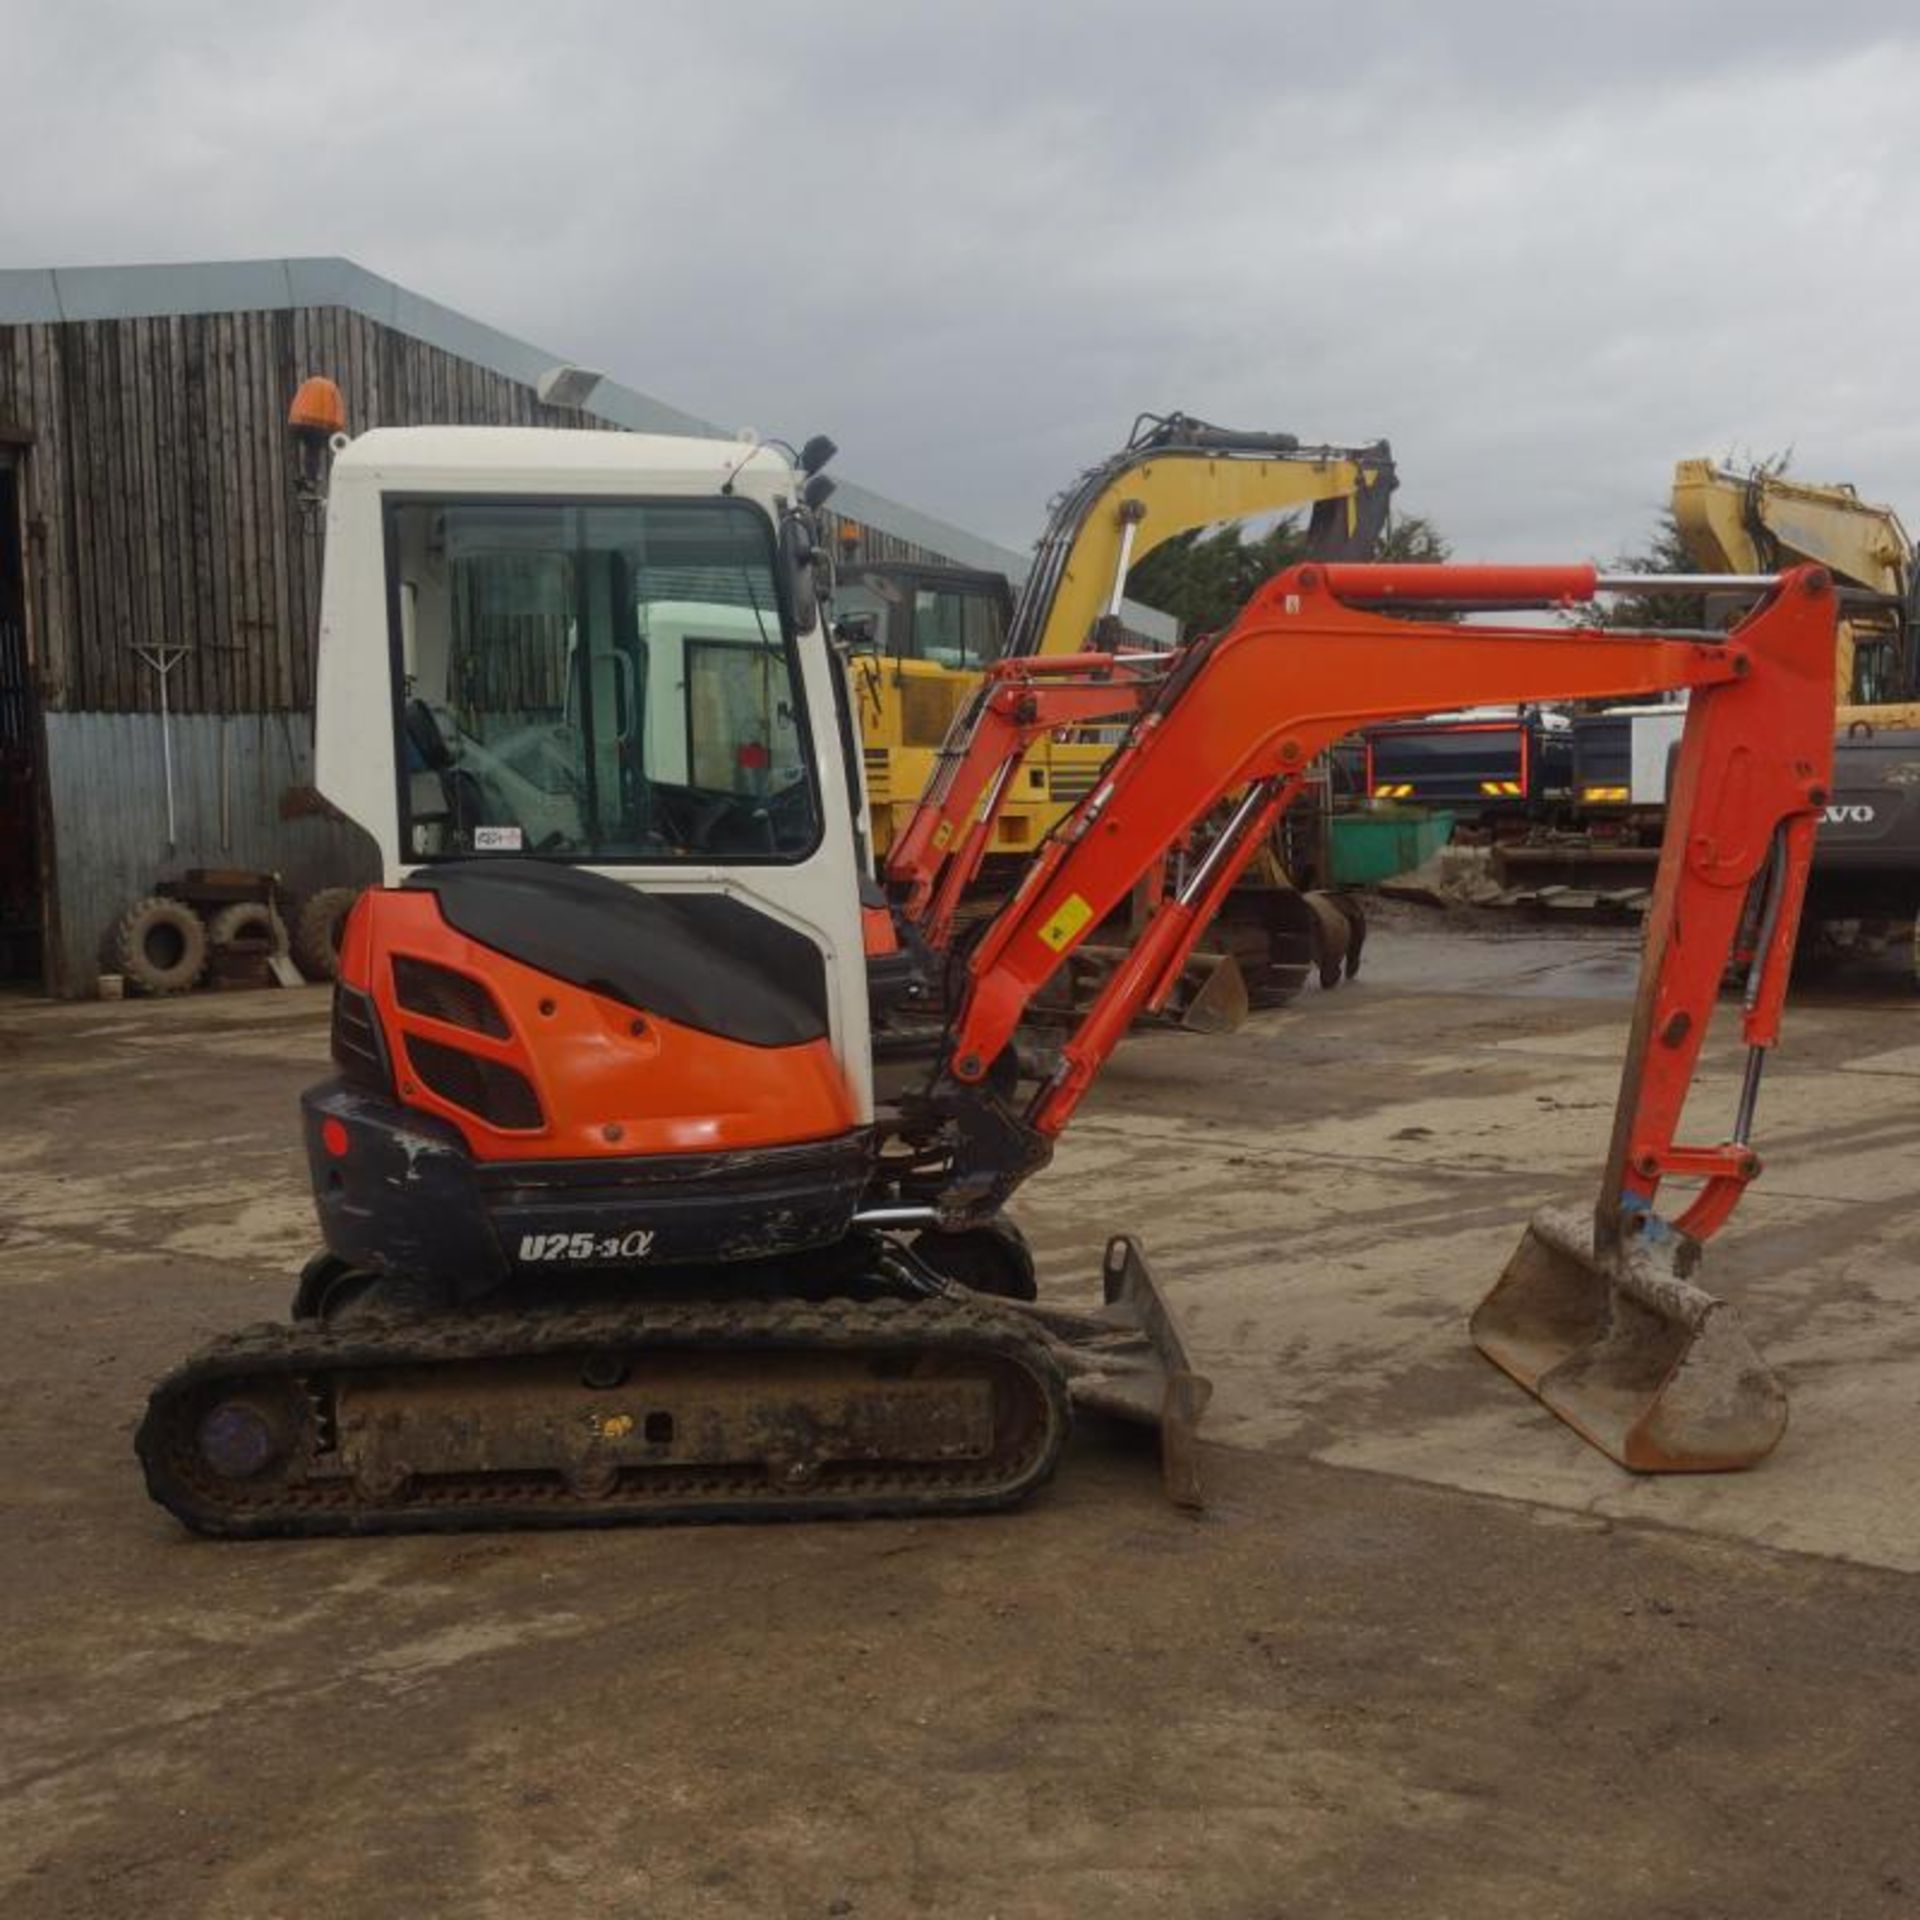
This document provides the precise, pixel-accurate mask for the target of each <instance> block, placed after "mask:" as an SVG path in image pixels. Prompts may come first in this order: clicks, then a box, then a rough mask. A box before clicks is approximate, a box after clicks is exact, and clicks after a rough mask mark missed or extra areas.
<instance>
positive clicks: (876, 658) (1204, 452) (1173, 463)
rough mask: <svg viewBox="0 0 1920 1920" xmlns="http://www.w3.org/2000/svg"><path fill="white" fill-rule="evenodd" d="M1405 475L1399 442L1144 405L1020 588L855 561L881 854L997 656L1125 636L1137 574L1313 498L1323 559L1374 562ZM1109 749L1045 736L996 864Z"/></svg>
mask: <svg viewBox="0 0 1920 1920" xmlns="http://www.w3.org/2000/svg"><path fill="white" fill-rule="evenodd" d="M1395 484H1396V480H1395V475H1394V466H1393V454H1392V451H1391V449H1390V448H1389V447H1388V445H1387V443H1386V442H1385V441H1384V440H1381V441H1375V442H1374V443H1372V444H1371V445H1368V446H1361V447H1333V446H1321V447H1309V446H1303V445H1302V444H1301V442H1300V440H1299V438H1298V437H1297V436H1296V435H1294V434H1290V433H1247V432H1241V431H1239V430H1237V429H1234V428H1230V427H1215V426H1210V425H1208V424H1207V423H1205V422H1204V421H1199V420H1194V419H1191V418H1189V417H1188V416H1187V415H1185V414H1178V413H1176V414H1169V415H1166V416H1158V415H1150V414H1143V415H1142V416H1141V417H1140V419H1139V421H1137V422H1136V423H1135V427H1134V431H1133V433H1132V434H1131V435H1130V436H1129V438H1128V441H1127V444H1126V445H1125V446H1124V447H1122V448H1121V449H1120V451H1119V452H1118V453H1116V454H1114V455H1113V456H1112V457H1111V458H1109V459H1106V460H1103V461H1101V462H1100V463H1099V464H1098V465H1097V466H1094V467H1091V468H1089V469H1088V471H1087V472H1085V473H1084V474H1082V475H1081V476H1080V478H1079V479H1078V480H1077V481H1075V483H1074V484H1073V485H1072V486H1071V487H1070V488H1068V489H1067V491H1066V492H1065V493H1063V494H1062V495H1061V496H1060V497H1059V498H1058V499H1057V500H1056V501H1055V502H1054V503H1053V506H1052V509H1051V512H1050V514H1049V517H1048V521H1047V526H1046V530H1045V531H1044V532H1043V533H1042V535H1041V537H1040V541H1039V544H1038V546H1037V547H1036V548H1035V552H1034V562H1033V567H1032V569H1031V571H1030V572H1029V573H1028V575H1027V579H1026V582H1025V584H1024V585H1023V586H1022V588H1021V590H1020V593H1019V595H1018V598H1017V599H1016V598H1015V597H1014V596H1013V594H1012V592H1011V591H1010V589H1009V587H1008V584H1007V582H1006V580H1005V579H1004V578H1003V577H1002V576H1001V575H999V574H996V573H991V572H985V571H981V570H977V569H974V568H968V567H952V566H943V565H936V564H933V563H929V562H925V561H912V560H901V561H874V562H868V563H860V562H857V561H856V562H853V563H851V564H846V565H843V566H842V567H841V568H840V572H839V580H838V583H837V586H836V590H835V597H834V608H835V614H836V618H837V624H838V627H839V632H840V638H841V640H842V642H843V643H844V644H845V645H847V647H848V648H849V652H850V655H851V659H852V664H853V669H854V674H853V677H854V685H855V689H856V694H857V697H858V700H859V710H860V712H859V717H860V734H861V741H862V745H863V749H864V753H865V760H866V778H867V799H868V807H869V813H870V818H871V826H872V835H873V847H874V852H875V854H876V856H877V857H880V858H882V859H884V857H885V855H886V853H887V850H888V849H889V848H890V847H891V846H892V844H893V842H894V839H895V837H896V836H897V835H898V833H899V832H900V831H901V829H902V828H904V827H905V825H906V824H907V822H908V821H909V820H911V819H912V818H913V815H914V810H915V809H916V807H917V806H918V805H919V802H920V796H921V795H922V794H923V793H924V792H925V791H926V788H927V784H928V782H929V781H930V780H931V778H932V777H933V771H934V766H935V762H936V760H937V757H938V755H939V751H940V748H941V745H942V743H943V742H944V741H945V740H946V738H947V731H948V729H949V727H951V725H952V724H953V719H954V716H955V715H956V714H957V713H959V712H960V710H961V709H962V708H963V707H964V706H965V705H966V704H967V702H968V701H969V700H970V699H971V698H972V697H973V695H974V693H975V692H976V691H977V690H978V688H979V686H980V682H981V675H982V674H983V672H984V671H985V669H986V668H987V667H988V666H989V665H990V664H991V663H992V662H993V661H994V660H997V659H1002V658H1015V657H1021V656H1029V655H1051V654H1063V653H1078V652H1080V651H1081V650H1082V649H1083V648H1085V647H1088V646H1090V645H1106V644H1107V643H1109V642H1117V641H1119V640H1121V639H1122V638H1123V636H1124V627H1123V625H1122V621H1121V603H1122V598H1123V595H1124V591H1125V587H1126V579H1127V574H1128V572H1129V571H1130V570H1131V569H1132V568H1133V567H1135V566H1137V565H1138V564H1139V563H1140V562H1141V561H1142V560H1144V559H1145V558H1146V556H1147V555H1148V554H1149V553H1151V552H1152V551H1153V550H1154V548H1156V547H1158V546H1162V545H1164V544H1165V543H1166V542H1167V541H1169V540H1171V539H1173V538H1175V537H1176V536H1177V535H1179V534H1182V533H1188V532H1191V531H1193V530H1194V529H1195V528H1199V527H1209V526H1217V525H1222V524H1224V523H1226V522H1229V521H1235V520H1248V519H1253V518H1255V517H1257V516H1259V515H1263V514H1280V513H1291V512H1295V511H1297V510H1299V509H1300V508H1302V507H1305V508H1309V509H1310V510H1311V517H1310V520H1309V525H1308V531H1307V557H1308V558H1311V559H1317V560H1351V559H1365V558H1368V557H1370V556H1371V554H1372V552H1373V550H1374V547H1375V545H1376V543H1377V542H1378V540H1379V537H1380V534H1381V532H1382V531H1383V529H1384V527H1385V525H1386V518H1387V511H1388V505H1389V502H1390V500H1391V497H1392V494H1393V490H1394V486H1395ZM1136 644H1138V645H1142V646H1144V645H1147V644H1149V643H1147V642H1144V641H1141V642H1136ZM1111 751H1112V743H1111V742H1110V741H1105V740H1098V739H1092V738H1083V739H1061V740H1055V739H1047V740H1043V741H1041V742H1038V743H1037V744H1036V745H1035V747H1034V748H1033V750H1032V751H1031V752H1030V753H1029V754H1028V755H1027V758H1026V761H1025V762H1024V764H1023V766H1022V769H1021V775H1022V777H1021V779H1020V781H1019V783H1018V785H1017V788H1016V790H1015V792H1013V793H1012V794H1010V795H1009V796H1008V797H1007V799H1006V801H1005V803H1004V805H1003V808H1002V811H1001V813H1000V814H999V816H998V818H997V819H996V820H995V822H994V844H993V846H992V847H991V848H990V849H989V852H988V871H989V872H991V871H992V866H993V861H994V858H995V856H1005V857H1008V858H1010V859H1013V860H1023V859H1024V858H1025V857H1026V856H1027V855H1028V854H1030V853H1031V852H1032V851H1033V849H1034V848H1035V847H1036V846H1037V845H1038V844H1039V843H1040V841H1041V840H1043V839H1044V838H1045V837H1046V835H1047V833H1048V832H1049V831H1051V829H1052V828H1053V826H1054V824H1055V823H1056V822H1057V821H1059V820H1060V819H1062V818H1063V817H1064V816H1065V815H1066V813H1067V812H1068V810H1069V809H1070V808H1071V807H1072V806H1073V805H1074V803H1075V802H1076V801H1078V800H1079V799H1080V798H1081V797H1082V796H1083V795H1084V794H1086V793H1087V792H1088V791H1090V790H1091V788H1092V786H1093V783H1094V780H1095V778H1096V776H1097V775H1098V773H1099V771H1100V768H1101V767H1102V766H1103V765H1104V764H1105V763H1106V760H1107V758H1108V756H1109V754H1110V753H1111Z"/></svg>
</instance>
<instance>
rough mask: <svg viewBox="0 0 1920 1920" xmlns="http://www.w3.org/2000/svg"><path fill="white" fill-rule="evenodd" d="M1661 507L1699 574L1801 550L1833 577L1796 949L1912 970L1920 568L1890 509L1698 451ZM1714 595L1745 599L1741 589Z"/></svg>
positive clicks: (1918, 882) (1918, 826) (1783, 561)
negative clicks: (1811, 836) (1888, 956)
mask: <svg viewBox="0 0 1920 1920" xmlns="http://www.w3.org/2000/svg"><path fill="white" fill-rule="evenodd" d="M1673 516H1674V521H1675V524H1676V525H1677V526H1678V528H1679V531H1680V536H1681V539H1682V541H1683V542H1684V543H1685V546H1686V549H1687V553H1688V556H1689V558H1690V559H1692V561H1693V562H1694V564H1695V565H1697V566H1699V567H1701V568H1703V569H1704V570H1706V571H1708V572H1711V573H1716V574H1720V573H1733V574H1747V575H1751V574H1754V573H1758V572H1765V571H1768V570H1770V569H1772V568H1775V567H1782V566H1796V565H1800V564H1802V563H1805V562H1813V563H1815V564H1817V565H1819V566H1823V567H1825V568H1826V569H1827V571H1828V572H1829V573H1831V574H1832V575H1833V577H1834V579H1835V581H1836V582H1837V583H1838V585H1839V587H1840V622H1839V629H1838V636H1837V640H1836V644H1835V650H1834V692H1835V697H1836V699H1837V701H1838V710H1837V712H1836V714H1835V720H1836V724H1837V727H1838V737H1837V739H1836V740H1835V743H1834V756H1833V789H1832V793H1831V796H1830V798H1829V800H1828V803H1827V806H1826V808H1825V812H1824V816H1823V818H1822V820H1821V824H1820V835H1819V840H1818V842H1817V843H1816V846H1815V850H1814V862H1813V872H1812V877H1811V879H1810V880H1809V882H1808V889H1807V906H1806V912H1805V914H1804V915H1803V917H1802V919H1801V923H1800V924H1801V945H1800V956H1799V957H1800V960H1801V963H1802V964H1803V965H1805V964H1808V963H1813V964H1818V963H1820V962H1822V961H1824V960H1830V959H1834V958H1838V957H1844V956H1846V955H1849V954H1864V953H1875V952H1884V951H1885V950H1887V949H1888V948H1889V947H1896V948H1898V949H1899V950H1900V951H1902V952H1904V953H1907V954H1910V955H1911V957H1912V963H1913V967H1914V973H1915V977H1916V979H1920V657H1916V656H1917V654H1920V606H1917V603H1920V568H1916V566H1915V564H1914V548H1913V542H1912V540H1911V539H1910V538H1909V537H1908V534H1907V530H1906V528H1905V527H1904V526H1903V525H1902V524H1901V521H1900V516H1899V515H1898V514H1897V513H1896V512H1895V511H1894V510H1893V508H1891V507H1887V506H1879V505H1876V504H1874V503H1873V502H1871V501H1867V500H1863V499H1861V498H1860V496H1859V495H1858V494H1857V493H1856V492H1855V491H1854V490H1853V488H1852V487H1849V486H1818V485H1813V484H1811V483H1809V482H1807V481H1804V480H1789V479H1788V478H1787V477H1786V476H1785V475H1784V474H1780V473H1776V472H1773V471H1771V470H1769V469H1767V468H1764V467H1762V468H1758V469H1756V470H1754V471H1753V472H1750V473H1742V472H1739V471H1736V470H1733V469H1730V468H1726V467H1722V466H1719V465H1716V464H1715V463H1714V462H1713V461H1711V460H1683V461H1681V462H1680V463H1679V465H1678V466H1677V467H1675V469H1674V476H1673ZM1727 598H1728V600H1729V602H1730V603H1731V602H1735V601H1737V604H1739V605H1740V606H1742V607H1744V606H1745V605H1747V604H1749V603H1750V602H1751V600H1752V598H1753V596H1752V594H1751V593H1747V594H1745V595H1743V596H1733V595H1729V596H1727ZM1710 604H1711V603H1710Z"/></svg>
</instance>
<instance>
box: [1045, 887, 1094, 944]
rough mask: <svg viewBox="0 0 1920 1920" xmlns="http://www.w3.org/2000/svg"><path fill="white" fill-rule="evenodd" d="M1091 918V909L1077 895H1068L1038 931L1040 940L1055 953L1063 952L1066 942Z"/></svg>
mask: <svg viewBox="0 0 1920 1920" xmlns="http://www.w3.org/2000/svg"><path fill="white" fill-rule="evenodd" d="M1092 918H1093V909H1092V908H1091V907H1090V906H1088V905H1087V903H1086V902H1085V901H1084V900H1083V899H1081V897H1080V896H1079V895H1078V894H1077V893H1070V894H1068V895H1067V897H1066V898H1065V899H1064V900H1063V901H1061V903H1060V905H1059V906H1058V908H1056V909H1055V912H1054V916H1053V918H1052V919H1051V920H1049V921H1048V922H1047V924H1046V925H1045V926H1044V927H1042V928H1041V929H1040V938H1041V940H1042V942H1043V943H1044V944H1045V945H1047V946H1049V947H1051V948H1052V949H1053V950H1054V952H1055V953H1060V952H1063V951H1064V950H1065V948H1066V944H1067V942H1068V941H1069V940H1071V939H1072V938H1073V936H1074V935H1075V934H1076V933H1078V932H1079V931H1080V929H1081V928H1082V927H1084V926H1085V925H1086V924H1087V922H1088V921H1089V920H1091V919H1092Z"/></svg>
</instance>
